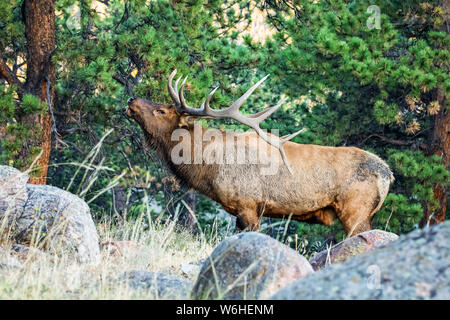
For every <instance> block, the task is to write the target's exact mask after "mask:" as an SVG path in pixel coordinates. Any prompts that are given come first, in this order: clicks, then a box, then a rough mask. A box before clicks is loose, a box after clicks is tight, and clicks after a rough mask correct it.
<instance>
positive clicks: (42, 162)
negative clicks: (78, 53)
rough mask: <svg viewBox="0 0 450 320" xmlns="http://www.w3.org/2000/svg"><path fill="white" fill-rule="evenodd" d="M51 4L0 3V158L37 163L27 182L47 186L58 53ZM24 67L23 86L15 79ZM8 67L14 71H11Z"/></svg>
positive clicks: (38, 0) (49, 1)
mask: <svg viewBox="0 0 450 320" xmlns="http://www.w3.org/2000/svg"><path fill="white" fill-rule="evenodd" d="M54 4H55V0H36V1H30V0H24V1H23V2H22V3H19V2H18V1H2V3H1V4H0V14H1V17H2V22H1V23H2V26H1V31H0V32H1V37H0V39H1V40H0V41H1V42H0V43H1V44H0V46H1V51H2V56H1V57H0V75H1V76H2V78H3V79H4V80H6V82H7V84H8V85H7V86H6V85H5V84H3V85H1V87H0V91H1V92H2V93H3V94H2V98H1V103H2V106H0V108H1V109H0V110H1V112H0V136H1V137H2V141H1V145H0V148H1V149H0V151H1V152H0V157H1V160H2V162H3V161H5V162H8V163H9V164H12V165H14V166H16V167H19V168H21V169H25V168H27V167H28V166H29V165H30V164H31V162H33V161H34V162H35V165H36V167H37V169H38V170H37V171H35V172H33V173H32V175H31V179H30V183H37V184H42V183H45V181H46V177H47V169H48V164H49V159H50V151H51V128H52V118H51V112H50V111H51V109H52V104H53V100H54V84H55V69H54V66H53V63H52V55H53V54H54V52H55V49H56V39H55V11H54ZM21 65H26V76H25V77H24V78H25V81H22V80H21V79H20V77H19V74H20V73H21V70H20V66H21ZM10 66H12V69H11V68H10Z"/></svg>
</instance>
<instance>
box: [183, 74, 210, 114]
mask: <svg viewBox="0 0 450 320" xmlns="http://www.w3.org/2000/svg"><path fill="white" fill-rule="evenodd" d="M187 78H188V77H187V76H186V77H185V78H184V80H183V82H182V83H181V86H180V89H179V90H178V96H179V97H180V106H179V107H177V110H178V111H179V112H185V113H188V114H190V115H193V116H207V114H205V112H204V108H192V107H189V106H188V105H187V104H186V99H185V98H184V94H183V92H184V85H185V84H186V80H187Z"/></svg>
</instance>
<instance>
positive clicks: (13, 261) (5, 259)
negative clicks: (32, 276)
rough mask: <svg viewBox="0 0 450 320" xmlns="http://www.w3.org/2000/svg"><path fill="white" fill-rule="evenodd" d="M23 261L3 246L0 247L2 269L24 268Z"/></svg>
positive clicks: (0, 266)
mask: <svg viewBox="0 0 450 320" xmlns="http://www.w3.org/2000/svg"><path fill="white" fill-rule="evenodd" d="M22 268H23V265H22V263H21V262H20V261H19V260H17V258H15V257H13V256H12V255H10V254H9V252H8V251H7V250H5V249H3V248H0V270H2V269H6V270H11V269H22Z"/></svg>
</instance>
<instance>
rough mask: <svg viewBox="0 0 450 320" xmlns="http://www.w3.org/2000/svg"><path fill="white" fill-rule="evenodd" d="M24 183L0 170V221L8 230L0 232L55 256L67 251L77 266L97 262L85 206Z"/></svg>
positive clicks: (5, 169)
mask: <svg viewBox="0 0 450 320" xmlns="http://www.w3.org/2000/svg"><path fill="white" fill-rule="evenodd" d="M27 180H28V176H27V175H24V174H22V173H20V171H18V170H16V169H14V168H11V167H7V166H0V218H6V219H7V220H6V222H7V223H6V224H5V225H7V226H8V230H7V231H4V230H3V231H2V230H0V232H1V233H3V235H5V234H7V236H8V237H9V238H10V239H13V240H14V242H16V243H18V244H25V245H28V244H30V243H33V244H39V246H41V244H42V247H46V248H47V249H49V250H51V251H54V252H55V253H57V252H58V251H61V250H63V251H67V250H70V251H73V252H74V255H75V256H76V257H77V259H78V261H79V262H82V263H96V262H98V261H99V259H100V248H99V245H98V235H97V230H96V228H95V225H94V222H93V220H92V217H91V214H90V210H89V207H88V205H87V204H86V202H84V201H83V200H82V199H80V198H79V197H77V196H75V195H73V194H71V193H70V192H67V191H64V190H61V189H59V188H56V187H52V186H47V185H32V184H26V181H27Z"/></svg>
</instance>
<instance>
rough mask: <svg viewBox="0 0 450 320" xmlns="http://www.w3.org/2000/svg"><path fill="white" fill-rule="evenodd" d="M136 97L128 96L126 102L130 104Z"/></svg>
mask: <svg viewBox="0 0 450 320" xmlns="http://www.w3.org/2000/svg"><path fill="white" fill-rule="evenodd" d="M135 99H136V98H135V97H130V98H128V101H127V103H128V104H130V103H131V102H132V101H133V100H135Z"/></svg>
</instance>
